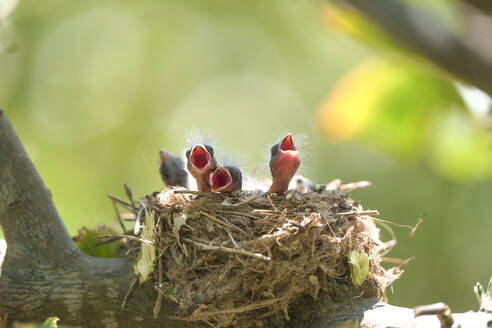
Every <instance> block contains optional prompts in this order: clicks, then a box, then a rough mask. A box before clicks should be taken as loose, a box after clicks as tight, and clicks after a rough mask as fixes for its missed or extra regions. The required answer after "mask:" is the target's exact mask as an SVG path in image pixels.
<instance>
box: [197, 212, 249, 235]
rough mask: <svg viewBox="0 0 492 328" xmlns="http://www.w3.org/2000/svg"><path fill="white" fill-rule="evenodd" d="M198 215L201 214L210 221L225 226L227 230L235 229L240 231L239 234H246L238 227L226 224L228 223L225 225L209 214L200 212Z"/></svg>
mask: <svg viewBox="0 0 492 328" xmlns="http://www.w3.org/2000/svg"><path fill="white" fill-rule="evenodd" d="M200 214H202V215H203V216H205V217H207V218H209V219H210V220H212V221H214V222H216V223H218V224H220V225H223V226H226V227H228V228H232V229H236V230H237V231H240V232H242V233H244V234H246V232H245V231H244V230H243V229H241V228H239V227H238V226H235V225H234V224H232V223H228V222H227V223H226V222H224V221H221V220H219V219H217V218H216V217H215V216H213V215H212V214H209V213H207V212H204V211H200Z"/></svg>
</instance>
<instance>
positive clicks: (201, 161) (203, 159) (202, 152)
mask: <svg viewBox="0 0 492 328" xmlns="http://www.w3.org/2000/svg"><path fill="white" fill-rule="evenodd" d="M210 159H211V156H210V154H209V153H208V151H207V150H206V149H205V147H202V146H195V148H193V150H192V151H191V155H190V161H191V163H192V164H193V165H194V166H195V167H197V168H198V169H199V170H203V168H204V167H205V166H207V164H208V163H210Z"/></svg>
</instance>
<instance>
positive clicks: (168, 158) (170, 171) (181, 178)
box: [159, 149, 188, 188]
mask: <svg viewBox="0 0 492 328" xmlns="http://www.w3.org/2000/svg"><path fill="white" fill-rule="evenodd" d="M159 173H160V174H161V178H162V181H164V183H165V184H166V186H167V187H169V188H170V187H174V186H180V187H184V188H188V172H186V170H185V166H184V161H183V159H182V158H181V157H179V156H175V155H172V154H170V153H168V152H167V151H165V150H162V149H161V150H160V151H159Z"/></svg>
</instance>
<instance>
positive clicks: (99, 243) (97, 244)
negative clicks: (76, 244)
mask: <svg viewBox="0 0 492 328" xmlns="http://www.w3.org/2000/svg"><path fill="white" fill-rule="evenodd" d="M122 238H125V237H123V235H120V236H114V237H113V238H108V239H106V240H101V241H98V242H96V243H94V246H101V245H105V244H110V243H112V242H115V241H117V240H120V239H122Z"/></svg>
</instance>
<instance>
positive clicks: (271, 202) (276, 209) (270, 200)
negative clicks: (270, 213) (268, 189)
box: [267, 195, 280, 212]
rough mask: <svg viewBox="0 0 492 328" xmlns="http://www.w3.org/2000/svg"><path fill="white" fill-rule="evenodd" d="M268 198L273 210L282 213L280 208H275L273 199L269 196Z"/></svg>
mask: <svg viewBox="0 0 492 328" xmlns="http://www.w3.org/2000/svg"><path fill="white" fill-rule="evenodd" d="M267 198H268V201H269V202H270V205H271V206H272V208H273V209H274V210H275V211H277V212H280V211H279V210H278V208H276V207H275V205H274V204H273V201H272V198H271V197H270V195H267Z"/></svg>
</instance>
